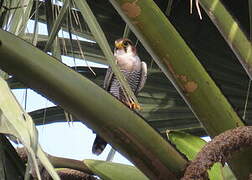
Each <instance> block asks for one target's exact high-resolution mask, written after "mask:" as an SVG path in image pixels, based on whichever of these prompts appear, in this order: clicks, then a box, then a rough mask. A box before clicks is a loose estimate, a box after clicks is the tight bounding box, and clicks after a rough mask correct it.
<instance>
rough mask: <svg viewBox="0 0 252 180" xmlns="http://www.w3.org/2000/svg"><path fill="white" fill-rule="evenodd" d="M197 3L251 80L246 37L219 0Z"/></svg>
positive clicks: (251, 61) (251, 50) (251, 55)
mask: <svg viewBox="0 0 252 180" xmlns="http://www.w3.org/2000/svg"><path fill="white" fill-rule="evenodd" d="M199 2H200V5H201V6H202V7H203V9H204V10H205V12H206V13H207V14H208V16H209V18H210V19H211V20H212V22H213V23H214V24H215V26H216V27H217V28H218V30H219V31H220V33H221V34H222V36H223V37H224V39H225V40H226V42H227V43H228V45H229V46H230V48H231V49H232V50H233V52H234V53H235V55H236V57H237V58H238V60H239V61H240V63H241V64H242V66H243V68H244V69H245V70H246V72H247V74H248V76H249V78H250V79H252V46H251V42H250V41H249V39H248V37H247V36H246V35H245V34H244V32H243V31H242V30H241V28H240V27H239V24H238V23H237V22H236V20H235V19H234V18H233V17H232V16H231V14H230V13H229V12H228V11H227V9H226V8H225V7H224V5H223V4H222V3H221V1H220V0H200V1H199Z"/></svg>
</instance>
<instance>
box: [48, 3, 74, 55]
mask: <svg viewBox="0 0 252 180" xmlns="http://www.w3.org/2000/svg"><path fill="white" fill-rule="evenodd" d="M69 5H70V0H67V1H65V3H64V5H63V7H62V8H61V10H60V13H59V14H58V16H57V17H56V20H55V21H54V23H53V24H52V25H51V26H52V28H51V30H50V35H49V37H48V41H47V43H46V45H45V49H44V51H47V50H48V49H49V48H50V47H51V46H52V44H53V42H54V40H55V38H56V37H57V34H58V32H59V30H60V25H61V22H62V20H63V19H64V17H65V15H66V12H67V10H68V7H69Z"/></svg>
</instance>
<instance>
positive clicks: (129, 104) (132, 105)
mask: <svg viewBox="0 0 252 180" xmlns="http://www.w3.org/2000/svg"><path fill="white" fill-rule="evenodd" d="M127 104H128V106H129V108H130V109H134V110H141V107H140V105H139V104H138V103H135V102H133V101H131V102H128V103H127Z"/></svg>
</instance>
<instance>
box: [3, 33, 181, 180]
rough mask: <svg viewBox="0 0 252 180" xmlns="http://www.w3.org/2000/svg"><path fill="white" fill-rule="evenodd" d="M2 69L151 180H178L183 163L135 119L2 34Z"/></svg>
mask: <svg viewBox="0 0 252 180" xmlns="http://www.w3.org/2000/svg"><path fill="white" fill-rule="evenodd" d="M0 41H1V44H0V54H1V63H0V67H1V68H2V69H3V70H6V71H7V72H9V73H12V74H14V75H16V76H17V77H18V78H19V79H20V80H21V81H22V82H24V83H25V84H26V85H28V86H30V87H31V88H33V89H35V90H36V91H39V92H40V93H42V94H44V95H46V96H48V97H50V99H51V100H53V101H54V102H57V103H59V104H60V105H61V106H62V107H63V108H64V109H65V110H67V111H68V112H70V113H72V114H73V115H74V116H75V117H77V118H78V119H80V120H82V121H83V122H85V123H86V124H87V125H88V126H89V127H91V128H92V129H94V130H95V131H96V132H97V133H99V134H100V135H101V136H102V137H104V139H105V140H106V141H108V142H109V143H111V144H112V145H113V147H114V148H116V149H117V150H118V151H119V152H121V153H122V154H124V155H125V156H126V157H127V158H129V159H130V160H131V161H132V162H133V163H134V164H135V165H136V166H137V167H138V168H139V169H140V170H141V171H142V172H143V173H145V174H146V175H147V176H148V177H149V178H150V179H176V176H178V175H179V174H180V170H182V169H183V168H184V167H185V165H186V160H185V159H184V158H183V157H182V156H181V155H180V154H179V153H178V152H177V151H176V150H175V149H174V148H173V147H172V146H171V145H170V144H169V143H167V142H166V141H165V140H164V139H163V138H162V137H161V136H160V135H159V134H158V133H157V132H156V131H155V130H153V129H152V128H151V127H150V126H149V125H148V124H147V123H146V122H145V121H144V120H143V119H142V118H140V117H139V116H138V115H137V114H136V113H134V112H132V111H131V110H129V109H128V108H127V107H126V106H124V105H123V104H122V103H121V102H119V101H117V100H116V99H115V98H113V97H112V96H111V95H109V94H108V93H107V92H105V91H104V90H102V89H101V88H100V87H98V86H97V85H96V84H94V83H92V82H91V81H90V80H88V79H87V78H85V77H83V76H82V75H80V74H78V73H76V72H75V71H73V70H72V69H71V68H68V67H67V66H65V65H64V64H62V63H61V62H59V61H57V60H56V59H54V58H53V57H51V56H49V55H47V54H45V53H43V52H42V51H40V50H38V49H37V48H35V47H33V46H32V45H31V44H28V43H26V42H25V41H23V40H21V39H19V38H17V37H15V36H13V35H11V34H10V33H7V32H5V31H3V30H0Z"/></svg>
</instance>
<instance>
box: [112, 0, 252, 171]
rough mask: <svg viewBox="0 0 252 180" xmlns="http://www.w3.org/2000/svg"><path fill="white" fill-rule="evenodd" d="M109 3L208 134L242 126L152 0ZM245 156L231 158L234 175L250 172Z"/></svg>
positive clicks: (117, 0)
mask: <svg viewBox="0 0 252 180" xmlns="http://www.w3.org/2000/svg"><path fill="white" fill-rule="evenodd" d="M110 2H111V3H112V5H113V6H114V7H115V9H116V10H117V11H118V13H119V14H120V15H121V17H122V18H123V19H124V20H125V21H126V23H127V24H128V25H129V27H130V28H131V30H132V31H133V32H134V33H135V35H136V36H137V37H138V39H139V40H140V41H141V42H142V44H143V45H144V47H145V49H146V50H147V51H148V52H149V53H150V55H151V56H152V57H153V59H154V60H155V62H156V63H157V64H158V65H159V67H160V68H161V69H162V71H163V72H164V73H165V75H166V76H167V77H168V78H169V80H170V81H171V82H172V83H173V85H174V86H175V88H176V89H177V90H178V92H179V93H180V95H181V96H182V97H183V99H184V100H185V101H186V103H187V104H188V106H189V107H190V108H191V110H192V111H193V112H194V114H195V116H196V117H197V118H198V119H199V121H200V122H201V123H202V124H203V125H204V128H205V129H206V131H207V132H208V134H209V135H210V136H211V137H214V136H216V135H218V134H220V133H222V132H224V131H226V130H228V129H233V128H235V127H237V126H243V125H244V124H243V122H242V121H241V120H240V118H239V117H238V115H237V114H236V112H235V111H234V110H233V108H232V106H231V105H230V104H229V102H228V101H227V99H226V98H225V97H224V95H223V94H222V92H221V91H220V89H219V88H218V87H217V86H216V84H215V82H214V81H213V80H212V79H211V77H210V76H209V75H208V74H207V72H206V70H205V69H204V68H203V66H202V65H201V64H200V62H199V61H198V59H197V58H196V56H195V55H194V53H193V52H192V51H191V49H190V48H189V47H188V46H187V44H186V43H185V42H184V40H183V39H182V37H181V36H180V35H179V33H178V32H177V31H176V30H175V28H174V27H173V26H172V24H171V23H170V22H169V20H168V19H167V18H166V16H165V15H164V14H163V13H162V12H161V10H160V9H159V8H158V6H157V5H156V4H155V3H154V2H153V1H152V0H145V1H139V0H110ZM157 19H158V20H157ZM220 123H221V125H220ZM249 157H252V152H251V151H249V152H247V153H239V154H237V155H236V156H235V157H234V158H233V159H232V160H231V162H232V163H231V166H232V169H233V170H235V174H236V175H237V176H247V175H248V173H249V171H251V169H252V164H251V159H250V158H249ZM238 159H239V160H238Z"/></svg>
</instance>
